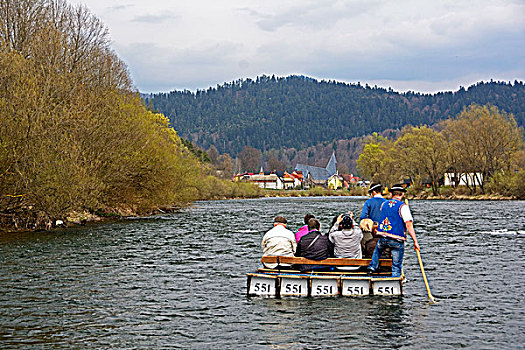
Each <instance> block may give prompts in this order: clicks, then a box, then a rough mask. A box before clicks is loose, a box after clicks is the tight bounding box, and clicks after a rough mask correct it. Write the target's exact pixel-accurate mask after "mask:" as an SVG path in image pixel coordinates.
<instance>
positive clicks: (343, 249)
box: [328, 213, 363, 270]
mask: <svg viewBox="0 0 525 350" xmlns="http://www.w3.org/2000/svg"><path fill="white" fill-rule="evenodd" d="M336 223H337V224H339V225H340V229H338V230H334V231H332V232H330V234H329V237H328V238H329V239H330V242H332V243H333V244H334V255H335V257H336V258H349V259H361V258H362V252H361V238H362V237H363V233H362V232H361V229H360V228H359V227H357V225H356V223H355V221H354V215H353V213H350V215H348V214H345V215H340V216H339V217H338V218H337V221H336ZM334 227H335V225H334ZM338 269H339V270H357V269H359V266H357V267H355V266H340V267H338Z"/></svg>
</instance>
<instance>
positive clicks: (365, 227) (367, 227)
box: [359, 219, 377, 256]
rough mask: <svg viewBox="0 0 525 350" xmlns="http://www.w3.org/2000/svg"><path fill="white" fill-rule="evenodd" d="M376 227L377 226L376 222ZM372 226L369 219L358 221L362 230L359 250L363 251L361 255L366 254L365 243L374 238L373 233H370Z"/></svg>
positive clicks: (372, 223)
mask: <svg viewBox="0 0 525 350" xmlns="http://www.w3.org/2000/svg"><path fill="white" fill-rule="evenodd" d="M375 224H376V228H377V223H375ZM373 226H374V222H373V221H372V220H371V219H361V222H360V223H359V228H360V229H361V231H362V232H363V238H362V239H361V251H362V252H363V256H366V254H365V252H366V243H367V242H368V241H370V240H371V239H373V238H374V235H373V234H372V229H373Z"/></svg>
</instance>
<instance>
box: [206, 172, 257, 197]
mask: <svg viewBox="0 0 525 350" xmlns="http://www.w3.org/2000/svg"><path fill="white" fill-rule="evenodd" d="M198 191H199V195H198V196H199V199H223V198H255V197H261V196H263V195H264V191H263V190H262V189H261V188H259V186H257V185H254V184H252V183H246V182H232V181H229V180H223V179H219V178H217V177H215V176H212V175H209V176H207V177H206V178H204V179H202V180H201V181H200V183H199V186H198Z"/></svg>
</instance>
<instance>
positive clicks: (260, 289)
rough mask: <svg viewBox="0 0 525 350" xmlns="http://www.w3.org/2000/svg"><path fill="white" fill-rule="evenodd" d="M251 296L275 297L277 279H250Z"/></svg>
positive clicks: (254, 277)
mask: <svg viewBox="0 0 525 350" xmlns="http://www.w3.org/2000/svg"><path fill="white" fill-rule="evenodd" d="M248 294H249V295H259V296H269V297H274V296H275V278H267V277H256V276H252V278H251V279H250V289H249V291H248Z"/></svg>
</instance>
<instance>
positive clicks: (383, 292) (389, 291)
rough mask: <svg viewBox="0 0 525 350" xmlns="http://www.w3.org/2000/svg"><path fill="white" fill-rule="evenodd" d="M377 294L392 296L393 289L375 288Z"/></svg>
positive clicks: (387, 287)
mask: <svg viewBox="0 0 525 350" xmlns="http://www.w3.org/2000/svg"><path fill="white" fill-rule="evenodd" d="M377 293H378V294H394V287H389V286H385V287H377Z"/></svg>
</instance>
